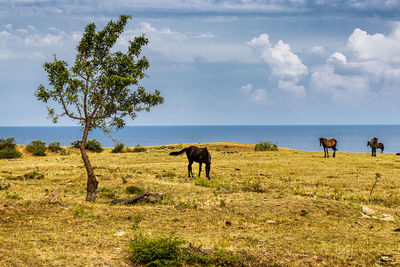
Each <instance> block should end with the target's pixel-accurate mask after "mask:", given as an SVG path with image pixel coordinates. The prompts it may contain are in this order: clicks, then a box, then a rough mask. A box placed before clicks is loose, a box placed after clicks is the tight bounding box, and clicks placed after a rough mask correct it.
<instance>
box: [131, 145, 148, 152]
mask: <svg viewBox="0 0 400 267" xmlns="http://www.w3.org/2000/svg"><path fill="white" fill-rule="evenodd" d="M145 151H147V149H146V148H145V147H142V146H140V145H137V146H135V147H134V148H133V150H132V152H135V153H139V152H145Z"/></svg>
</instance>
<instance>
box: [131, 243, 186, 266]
mask: <svg viewBox="0 0 400 267" xmlns="http://www.w3.org/2000/svg"><path fill="white" fill-rule="evenodd" d="M184 243H185V241H183V240H181V239H179V238H176V237H156V238H152V239H150V238H148V237H144V236H143V235H138V236H136V237H135V238H133V239H132V240H131V241H130V242H129V253H130V260H131V261H133V262H134V263H139V264H146V265H149V266H171V265H178V264H180V263H181V262H182V253H181V249H180V247H181V245H182V244H184Z"/></svg>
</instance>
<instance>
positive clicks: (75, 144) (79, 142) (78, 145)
mask: <svg viewBox="0 0 400 267" xmlns="http://www.w3.org/2000/svg"><path fill="white" fill-rule="evenodd" d="M81 143H82V141H81V140H75V141H72V142H71V146H72V147H75V148H80V147H81Z"/></svg>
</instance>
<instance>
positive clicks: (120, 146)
mask: <svg viewBox="0 0 400 267" xmlns="http://www.w3.org/2000/svg"><path fill="white" fill-rule="evenodd" d="M124 147H125V145H124V144H123V143H119V144H116V145H115V146H114V148H113V150H111V153H122V152H123V150H124Z"/></svg>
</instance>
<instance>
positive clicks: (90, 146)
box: [85, 139, 103, 153]
mask: <svg viewBox="0 0 400 267" xmlns="http://www.w3.org/2000/svg"><path fill="white" fill-rule="evenodd" d="M85 148H86V149H87V150H89V151H92V152H96V153H100V152H102V151H103V148H102V147H101V143H100V142H99V141H97V140H96V139H92V140H89V141H87V142H86V144H85Z"/></svg>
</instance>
